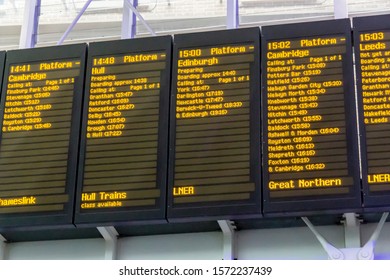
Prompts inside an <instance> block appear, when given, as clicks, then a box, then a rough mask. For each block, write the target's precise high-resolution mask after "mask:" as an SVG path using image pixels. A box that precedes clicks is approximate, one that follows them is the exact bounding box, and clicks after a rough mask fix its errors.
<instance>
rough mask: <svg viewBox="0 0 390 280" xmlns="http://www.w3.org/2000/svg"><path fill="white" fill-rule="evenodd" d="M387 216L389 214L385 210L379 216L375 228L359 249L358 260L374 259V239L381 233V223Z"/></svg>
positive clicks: (383, 222)
mask: <svg viewBox="0 0 390 280" xmlns="http://www.w3.org/2000/svg"><path fill="white" fill-rule="evenodd" d="M388 216H389V212H385V213H383V214H382V217H381V219H380V221H379V223H378V225H377V226H376V229H375V230H374V232H373V233H372V235H371V237H370V239H369V240H368V241H367V243H366V244H365V245H364V246H363V247H362V249H361V250H360V251H359V255H358V257H359V259H360V260H372V259H374V249H375V245H376V241H377V240H378V237H379V234H380V233H381V230H382V228H383V225H384V224H385V222H386V219H387V217H388Z"/></svg>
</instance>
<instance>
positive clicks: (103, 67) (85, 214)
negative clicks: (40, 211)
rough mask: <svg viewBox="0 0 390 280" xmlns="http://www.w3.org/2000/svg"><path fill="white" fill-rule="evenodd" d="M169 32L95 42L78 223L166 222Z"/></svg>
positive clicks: (85, 118)
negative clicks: (167, 33) (165, 34)
mask: <svg viewBox="0 0 390 280" xmlns="http://www.w3.org/2000/svg"><path fill="white" fill-rule="evenodd" d="M171 49H172V38H171V37H170V36H164V37H154V38H144V39H131V40H120V41H112V42H102V43H93V44H90V46H89V51H88V61H87V73H86V87H85V103H84V113H83V122H82V134H81V149H80V165H79V173H78V174H79V177H78V192H77V197H76V215H75V223H76V225H81V224H104V223H109V224H118V223H140V222H151V221H156V222H157V221H166V220H165V212H166V209H165V208H166V206H165V205H166V177H167V175H166V173H167V152H168V116H169V86H170V71H171V68H170V66H171V52H172V50H171Z"/></svg>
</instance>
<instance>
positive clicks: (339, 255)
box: [302, 217, 345, 260]
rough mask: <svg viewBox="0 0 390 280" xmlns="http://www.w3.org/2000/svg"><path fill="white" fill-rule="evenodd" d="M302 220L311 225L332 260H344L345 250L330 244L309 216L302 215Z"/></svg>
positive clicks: (310, 227)
mask: <svg viewBox="0 0 390 280" xmlns="http://www.w3.org/2000/svg"><path fill="white" fill-rule="evenodd" d="M302 220H303V221H304V222H305V224H306V225H307V226H308V227H309V229H310V230H311V231H312V233H313V234H314V235H315V237H317V239H318V241H319V242H320V243H321V245H322V248H324V250H325V252H326V253H327V254H328V256H329V258H330V259H332V260H343V259H345V256H344V254H343V252H341V251H340V250H339V249H337V248H336V247H334V246H333V245H332V244H330V243H329V242H328V241H327V240H326V239H325V238H324V237H323V236H322V235H321V234H320V233H319V232H318V231H317V230H316V229H315V227H314V225H313V224H312V223H311V222H310V221H309V219H308V218H306V217H302Z"/></svg>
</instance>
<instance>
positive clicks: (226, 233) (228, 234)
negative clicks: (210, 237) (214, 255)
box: [218, 220, 237, 260]
mask: <svg viewBox="0 0 390 280" xmlns="http://www.w3.org/2000/svg"><path fill="white" fill-rule="evenodd" d="M218 225H219V227H220V228H221V230H222V233H223V260H236V259H237V258H236V234H235V233H236V229H237V228H236V226H235V225H234V222H233V221H229V220H218Z"/></svg>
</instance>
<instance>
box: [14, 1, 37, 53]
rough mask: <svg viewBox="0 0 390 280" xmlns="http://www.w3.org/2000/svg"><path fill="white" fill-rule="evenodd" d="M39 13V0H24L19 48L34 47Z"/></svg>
mask: <svg viewBox="0 0 390 280" xmlns="http://www.w3.org/2000/svg"><path fill="white" fill-rule="evenodd" d="M40 13H41V0H25V4H24V17H23V19H24V20H23V24H22V29H21V31H20V40H19V49H27V48H33V47H35V45H36V43H37V36H38V24H39V15H40Z"/></svg>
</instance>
